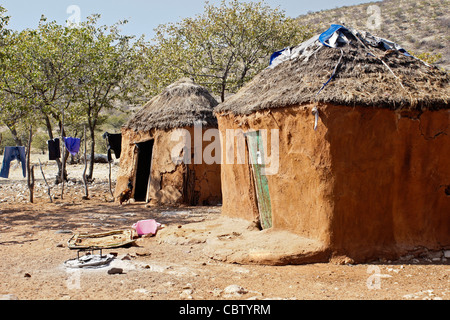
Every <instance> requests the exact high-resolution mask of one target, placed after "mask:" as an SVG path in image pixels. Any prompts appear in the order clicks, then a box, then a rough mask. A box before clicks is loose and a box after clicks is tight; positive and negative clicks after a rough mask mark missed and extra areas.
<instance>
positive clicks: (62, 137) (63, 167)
mask: <svg viewBox="0 0 450 320" xmlns="http://www.w3.org/2000/svg"><path fill="white" fill-rule="evenodd" d="M61 142H62V150H63V152H62V153H61V155H62V170H61V183H62V185H61V200H63V199H64V182H65V177H64V171H65V170H66V143H65V141H64V108H62V121H61Z"/></svg>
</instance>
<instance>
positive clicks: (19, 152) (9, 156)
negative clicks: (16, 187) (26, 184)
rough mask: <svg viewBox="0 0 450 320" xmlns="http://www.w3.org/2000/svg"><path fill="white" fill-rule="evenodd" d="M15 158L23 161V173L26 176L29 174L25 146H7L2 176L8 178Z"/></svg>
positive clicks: (0, 174) (0, 173)
mask: <svg viewBox="0 0 450 320" xmlns="http://www.w3.org/2000/svg"><path fill="white" fill-rule="evenodd" d="M13 160H17V161H20V162H21V163H22V174H23V177H24V178H25V177H26V176H27V160H26V156H25V147H5V150H4V153H3V163H2V169H1V171H0V177H2V178H5V179H8V177H9V169H10V166H11V161H13Z"/></svg>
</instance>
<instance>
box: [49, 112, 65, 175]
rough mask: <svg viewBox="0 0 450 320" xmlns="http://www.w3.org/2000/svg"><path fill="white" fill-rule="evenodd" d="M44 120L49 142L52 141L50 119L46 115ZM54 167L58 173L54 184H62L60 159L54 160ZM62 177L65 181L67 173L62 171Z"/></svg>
mask: <svg viewBox="0 0 450 320" xmlns="http://www.w3.org/2000/svg"><path fill="white" fill-rule="evenodd" d="M44 120H45V126H46V127H47V133H48V137H49V139H50V140H53V139H54V137H53V128H52V124H51V122H50V119H49V117H48V116H47V115H44ZM60 143H64V141H60ZM55 161H56V165H57V166H58V173H57V174H56V180H55V182H56V184H60V183H61V182H62V180H61V173H62V167H63V166H62V162H61V160H60V159H56V160H55ZM64 177H65V179H67V171H66V170H64Z"/></svg>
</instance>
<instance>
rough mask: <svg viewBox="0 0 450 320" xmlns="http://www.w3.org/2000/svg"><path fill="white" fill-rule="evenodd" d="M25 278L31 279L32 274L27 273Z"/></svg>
mask: <svg viewBox="0 0 450 320" xmlns="http://www.w3.org/2000/svg"><path fill="white" fill-rule="evenodd" d="M23 276H24V277H25V278H31V274H29V273H28V272H27V273H25V274H24V275H23Z"/></svg>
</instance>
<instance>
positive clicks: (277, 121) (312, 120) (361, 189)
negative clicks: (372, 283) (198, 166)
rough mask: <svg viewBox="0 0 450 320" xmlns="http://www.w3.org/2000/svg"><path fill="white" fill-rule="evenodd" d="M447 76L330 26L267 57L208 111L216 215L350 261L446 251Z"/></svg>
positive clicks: (449, 174)
mask: <svg viewBox="0 0 450 320" xmlns="http://www.w3.org/2000/svg"><path fill="white" fill-rule="evenodd" d="M449 80H450V77H449V74H448V73H446V72H445V71H442V70H439V69H437V68H435V67H433V66H430V65H427V64H426V63H424V62H423V61H421V60H418V59H416V58H414V57H412V56H410V55H409V54H408V53H407V52H406V51H405V50H403V49H402V48H400V47H399V46H398V45H396V44H395V43H392V42H389V41H387V40H385V39H381V38H377V37H374V36H372V35H370V34H369V33H365V32H358V31H356V30H353V29H350V28H346V27H343V26H338V25H333V26H332V28H330V29H329V30H327V31H326V32H325V33H323V34H321V35H318V36H316V37H314V38H312V39H310V40H309V41H306V42H305V43H302V44H300V45H299V46H297V47H294V48H289V49H286V50H284V51H281V52H278V53H276V54H274V56H273V61H272V64H271V66H270V67H268V68H267V69H266V70H264V71H263V72H261V73H260V74H259V75H257V76H256V77H255V78H254V79H253V80H252V81H251V82H250V83H248V85H246V86H245V87H244V88H243V89H241V90H240V91H239V92H238V93H237V94H236V95H234V96H232V97H230V98H229V99H228V100H227V101H225V102H224V103H222V104H220V105H219V106H218V107H217V108H216V109H215V112H216V115H217V117H218V122H219V130H220V131H221V135H222V136H223V137H224V141H223V142H222V144H223V146H224V147H223V149H222V151H223V153H224V154H223V155H222V156H223V159H224V163H223V165H222V193H223V210H222V212H223V214H224V215H226V216H231V217H240V218H244V219H247V220H258V221H259V222H260V223H261V226H262V228H263V229H267V228H273V229H274V230H276V229H278V230H288V231H291V232H293V233H295V234H298V235H301V236H304V237H305V238H310V239H315V240H319V241H321V242H322V243H323V247H324V248H326V249H327V250H329V252H330V255H342V256H348V257H351V258H353V259H354V260H356V261H358V260H361V261H362V260H366V259H371V258H376V257H380V256H383V257H386V256H393V257H396V256H399V255H401V254H404V253H406V252H408V251H409V250H414V249H417V248H418V247H422V248H423V247H424V248H428V249H430V250H432V249H439V250H441V249H443V248H450V107H449V99H450V88H449ZM265 138H266V139H265ZM239 143H241V145H243V146H244V148H245V156H243V157H244V159H241V160H242V161H241V163H244V164H240V163H239V159H238V156H236V155H235V153H236V150H239ZM230 153H231V154H230ZM242 154H243V153H242ZM233 159H234V161H233ZM230 160H231V161H230ZM251 160H252V161H251ZM269 167H270V168H269ZM265 171H266V172H265Z"/></svg>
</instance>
